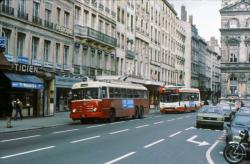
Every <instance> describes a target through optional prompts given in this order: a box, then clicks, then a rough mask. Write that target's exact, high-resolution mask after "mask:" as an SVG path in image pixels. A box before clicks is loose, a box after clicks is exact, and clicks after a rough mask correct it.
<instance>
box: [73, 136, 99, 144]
mask: <svg viewBox="0 0 250 164" xmlns="http://www.w3.org/2000/svg"><path fill="white" fill-rule="evenodd" d="M99 137H101V136H93V137H89V138H83V139H80V140H76V141H71V142H70V143H77V142H82V141H87V140H91V139H95V138H99Z"/></svg>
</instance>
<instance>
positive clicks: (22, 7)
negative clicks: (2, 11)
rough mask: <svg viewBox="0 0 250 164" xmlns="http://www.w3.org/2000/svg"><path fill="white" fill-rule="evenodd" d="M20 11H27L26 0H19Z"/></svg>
mask: <svg viewBox="0 0 250 164" xmlns="http://www.w3.org/2000/svg"><path fill="white" fill-rule="evenodd" d="M18 12H19V13H24V12H25V0H19V1H18Z"/></svg>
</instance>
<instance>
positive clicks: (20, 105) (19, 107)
mask: <svg viewBox="0 0 250 164" xmlns="http://www.w3.org/2000/svg"><path fill="white" fill-rule="evenodd" d="M22 109H23V103H22V101H20V99H16V115H15V118H14V119H15V120H16V119H17V115H18V113H19V115H20V119H21V120H22V119H23V114H22Z"/></svg>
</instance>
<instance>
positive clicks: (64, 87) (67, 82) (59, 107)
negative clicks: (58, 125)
mask: <svg viewBox="0 0 250 164" xmlns="http://www.w3.org/2000/svg"><path fill="white" fill-rule="evenodd" d="M81 81H82V79H80V78H74V77H64V76H56V77H55V88H56V92H55V100H56V101H55V109H56V111H57V112H61V111H67V110H69V103H70V93H71V88H72V86H73V84H74V83H78V82H81Z"/></svg>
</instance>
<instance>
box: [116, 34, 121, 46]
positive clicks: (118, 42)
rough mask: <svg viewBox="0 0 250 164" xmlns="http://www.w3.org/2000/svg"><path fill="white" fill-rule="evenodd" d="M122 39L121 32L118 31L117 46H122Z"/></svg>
mask: <svg viewBox="0 0 250 164" xmlns="http://www.w3.org/2000/svg"><path fill="white" fill-rule="evenodd" d="M120 40H121V37H120V33H119V32H117V47H120Z"/></svg>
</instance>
